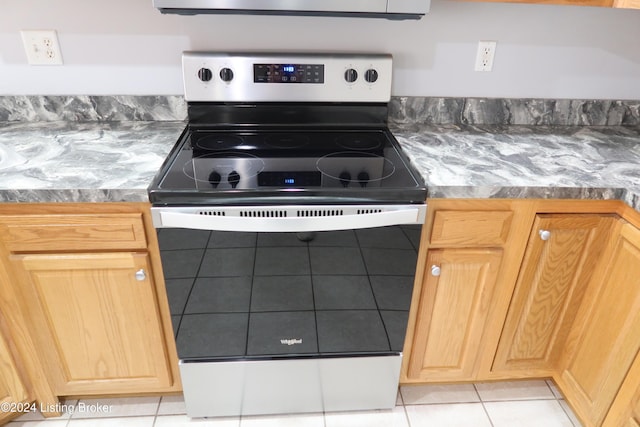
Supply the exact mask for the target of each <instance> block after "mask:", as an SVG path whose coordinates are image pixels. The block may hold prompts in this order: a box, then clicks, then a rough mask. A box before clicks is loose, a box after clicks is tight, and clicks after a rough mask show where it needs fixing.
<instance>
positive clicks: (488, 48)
mask: <svg viewBox="0 0 640 427" xmlns="http://www.w3.org/2000/svg"><path fill="white" fill-rule="evenodd" d="M496 44H497V42H495V41H492V40H480V41H479V42H478V53H477V55H476V71H491V69H492V68H493V57H494V55H495V54H496Z"/></svg>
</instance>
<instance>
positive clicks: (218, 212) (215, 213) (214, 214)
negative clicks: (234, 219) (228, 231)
mask: <svg viewBox="0 0 640 427" xmlns="http://www.w3.org/2000/svg"><path fill="white" fill-rule="evenodd" d="M198 215H207V216H225V215H226V212H225V211H199V212H198Z"/></svg>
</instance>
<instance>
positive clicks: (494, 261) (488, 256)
mask: <svg viewBox="0 0 640 427" xmlns="http://www.w3.org/2000/svg"><path fill="white" fill-rule="evenodd" d="M428 206H429V207H428V209H429V214H428V219H427V223H426V224H425V226H424V227H423V234H422V244H421V248H420V254H419V262H418V269H417V273H416V282H415V286H414V296H413V298H414V299H413V301H414V303H413V305H412V308H411V312H410V315H409V325H408V328H407V339H406V340H405V343H406V344H405V349H404V354H405V355H407V357H405V360H403V369H402V382H404V383H421V382H422V383H424V382H446V381H473V380H481V379H485V378H486V373H487V372H488V371H489V369H488V368H487V367H484V363H483V361H484V359H485V356H486V355H487V354H491V357H490V359H493V356H492V355H493V353H495V345H496V344H495V341H497V339H498V334H496V333H495V332H496V331H497V330H498V329H496V328H495V326H496V321H497V322H499V323H500V324H502V322H503V321H504V315H500V313H503V312H506V310H507V307H508V304H509V298H508V297H507V298H505V297H504V296H505V295H510V293H511V291H512V289H513V283H511V282H512V281H515V278H514V279H513V280H509V278H510V277H512V276H513V274H514V271H517V270H513V268H511V266H512V263H513V260H514V254H515V258H518V257H520V256H521V254H520V252H521V251H522V250H523V249H524V244H518V240H520V239H518V238H517V235H518V234H519V230H520V227H522V226H521V225H519V222H520V221H519V219H518V216H519V210H518V209H513V205H512V203H510V202H508V201H495V202H493V203H486V202H484V203H482V202H475V201H459V202H456V201H446V200H442V201H432V202H431V203H430V204H429V205H428ZM512 249H513V250H512ZM505 284H506V285H507V286H508V288H509V289H504V285H505Z"/></svg>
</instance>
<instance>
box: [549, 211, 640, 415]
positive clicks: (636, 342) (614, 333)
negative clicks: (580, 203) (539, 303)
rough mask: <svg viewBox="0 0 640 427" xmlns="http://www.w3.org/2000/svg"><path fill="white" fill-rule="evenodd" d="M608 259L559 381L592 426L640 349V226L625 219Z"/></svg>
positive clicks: (588, 300)
mask: <svg viewBox="0 0 640 427" xmlns="http://www.w3.org/2000/svg"><path fill="white" fill-rule="evenodd" d="M603 259H604V261H605V262H604V263H603V264H601V266H600V268H598V269H597V271H596V272H595V273H594V275H593V278H592V280H591V282H590V284H589V288H588V289H587V294H586V295H585V302H584V304H582V305H581V307H580V311H579V312H578V314H577V316H576V326H575V327H574V329H573V330H572V333H571V334H570V336H569V337H568V339H567V342H568V345H567V348H566V349H565V353H566V356H565V358H564V359H565V360H564V362H563V366H562V370H561V374H560V375H559V376H558V379H557V381H558V384H559V386H560V387H561V389H562V390H563V391H564V392H565V393H566V394H567V395H568V396H571V405H572V406H573V408H574V410H575V411H576V413H577V414H578V416H579V417H580V418H581V419H582V420H583V422H584V423H585V424H586V425H588V426H591V425H593V426H599V425H601V424H602V422H603V420H604V418H605V416H606V415H607V413H608V412H609V408H610V406H611V405H612V403H613V401H614V399H615V398H616V395H617V393H618V390H619V389H620V387H621V385H622V384H623V382H624V380H625V378H626V377H627V374H628V373H629V370H630V368H631V366H632V364H633V362H634V359H635V358H636V356H637V355H638V352H639V351H640V230H639V229H637V228H635V227H633V226H632V225H630V224H627V223H623V221H620V224H619V232H617V233H615V234H614V238H613V239H611V241H610V242H609V245H608V247H607V249H606V252H605V254H604V256H603Z"/></svg>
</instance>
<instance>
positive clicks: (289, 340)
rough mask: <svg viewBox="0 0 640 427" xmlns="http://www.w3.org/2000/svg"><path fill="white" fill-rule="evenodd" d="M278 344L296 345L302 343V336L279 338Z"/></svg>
mask: <svg viewBox="0 0 640 427" xmlns="http://www.w3.org/2000/svg"><path fill="white" fill-rule="evenodd" d="M280 344H282V345H296V344H302V338H287V339H281V340H280Z"/></svg>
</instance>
